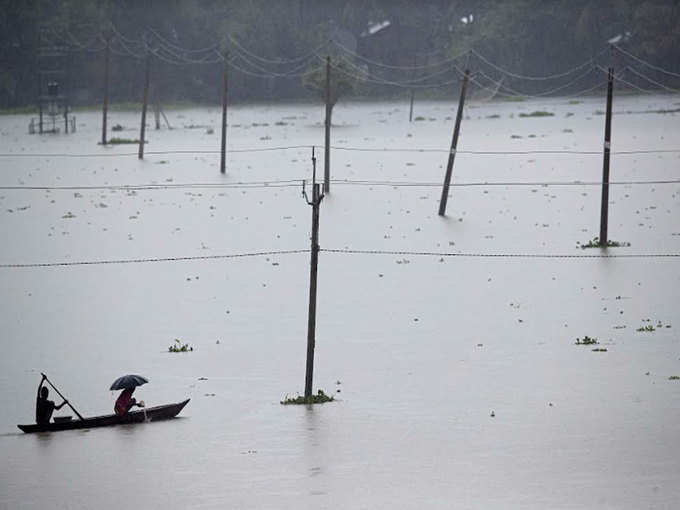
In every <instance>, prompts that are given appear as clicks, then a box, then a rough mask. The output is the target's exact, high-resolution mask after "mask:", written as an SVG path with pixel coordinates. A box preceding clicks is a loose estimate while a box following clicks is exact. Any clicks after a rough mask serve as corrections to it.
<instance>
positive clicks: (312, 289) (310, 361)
mask: <svg viewBox="0 0 680 510" xmlns="http://www.w3.org/2000/svg"><path fill="white" fill-rule="evenodd" d="M312 165H313V167H314V173H313V175H314V177H313V178H312V201H311V202H309V201H308V202H307V203H308V204H309V205H311V206H312V249H311V261H310V266H309V314H308V318H307V367H306V371H305V399H307V400H311V398H312V380H313V377H314V346H315V343H316V276H317V272H318V267H319V208H320V205H321V200H323V195H322V194H321V193H320V185H319V184H317V183H316V158H315V157H314V149H312Z"/></svg>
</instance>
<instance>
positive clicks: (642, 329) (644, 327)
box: [637, 324, 656, 332]
mask: <svg viewBox="0 0 680 510" xmlns="http://www.w3.org/2000/svg"><path fill="white" fill-rule="evenodd" d="M637 331H640V332H642V331H647V332H652V331H656V328H655V327H654V326H652V325H651V324H647V325H646V326H640V327H639V328H637Z"/></svg>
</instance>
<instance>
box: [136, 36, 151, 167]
mask: <svg viewBox="0 0 680 510" xmlns="http://www.w3.org/2000/svg"><path fill="white" fill-rule="evenodd" d="M145 67H146V69H145V71H144V102H143V103H142V125H141V127H140V128H139V154H138V157H139V159H144V136H145V133H146V107H147V104H148V102H149V71H150V69H149V68H150V67H151V57H150V55H149V51H148V49H147V53H146V66H145Z"/></svg>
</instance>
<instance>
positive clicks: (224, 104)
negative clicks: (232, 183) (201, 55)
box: [220, 54, 229, 174]
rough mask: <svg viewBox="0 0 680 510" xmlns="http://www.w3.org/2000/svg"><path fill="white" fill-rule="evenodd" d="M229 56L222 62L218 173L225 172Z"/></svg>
mask: <svg viewBox="0 0 680 510" xmlns="http://www.w3.org/2000/svg"><path fill="white" fill-rule="evenodd" d="M228 60H229V54H227V58H226V59H225V60H224V71H223V82H222V148H221V150H220V173H221V174H225V173H226V172H227V154H226V153H227V90H228V89H227V84H228V81H227V80H228V68H229V64H228Z"/></svg>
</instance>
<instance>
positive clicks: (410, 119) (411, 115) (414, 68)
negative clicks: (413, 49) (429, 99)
mask: <svg viewBox="0 0 680 510" xmlns="http://www.w3.org/2000/svg"><path fill="white" fill-rule="evenodd" d="M415 74H416V57H415V55H414V56H413V73H411V78H414V76H415ZM415 95H416V91H415V90H414V89H411V105H410V107H409V109H408V121H409V122H411V121H412V120H413V100H414V99H415Z"/></svg>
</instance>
